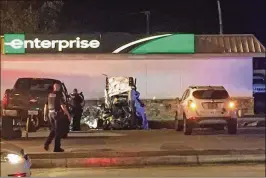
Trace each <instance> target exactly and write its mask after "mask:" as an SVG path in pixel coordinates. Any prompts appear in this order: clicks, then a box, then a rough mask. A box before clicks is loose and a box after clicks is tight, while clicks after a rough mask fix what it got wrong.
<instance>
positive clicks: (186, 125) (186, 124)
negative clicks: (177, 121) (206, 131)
mask: <svg viewBox="0 0 266 178" xmlns="http://www.w3.org/2000/svg"><path fill="white" fill-rule="evenodd" d="M192 131H193V124H192V123H191V121H189V120H188V119H187V118H186V117H184V135H191V134H192Z"/></svg>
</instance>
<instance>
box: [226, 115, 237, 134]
mask: <svg viewBox="0 0 266 178" xmlns="http://www.w3.org/2000/svg"><path fill="white" fill-rule="evenodd" d="M227 129H228V134H231V135H235V134H237V119H235V118H231V119H230V120H228V125H227Z"/></svg>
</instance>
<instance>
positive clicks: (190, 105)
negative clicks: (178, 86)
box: [188, 101, 197, 109]
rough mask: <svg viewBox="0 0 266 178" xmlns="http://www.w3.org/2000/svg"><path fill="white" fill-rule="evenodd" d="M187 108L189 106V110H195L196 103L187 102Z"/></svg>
mask: <svg viewBox="0 0 266 178" xmlns="http://www.w3.org/2000/svg"><path fill="white" fill-rule="evenodd" d="M188 106H189V108H190V109H196V108H197V105H196V103H194V102H193V101H189V102H188Z"/></svg>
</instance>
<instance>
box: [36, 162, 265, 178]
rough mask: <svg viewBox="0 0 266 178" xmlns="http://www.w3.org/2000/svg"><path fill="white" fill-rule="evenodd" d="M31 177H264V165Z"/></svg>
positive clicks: (41, 172)
mask: <svg viewBox="0 0 266 178" xmlns="http://www.w3.org/2000/svg"><path fill="white" fill-rule="evenodd" d="M32 176H34V177H35V176H36V177H38V176H40V177H44V176H45V177H59V176H69V177H70V176H73V177H74V176H79V177H83V176H84V177H144V176H145V177H166V176H167V177H265V165H242V166H241V165H239V166H235V165H223V166H214V165H210V166H201V167H180V166H171V167H169V166H167V167H162V166H156V167H155V166H153V167H143V168H82V169H81V168H76V169H70V168H53V169H33V170H32Z"/></svg>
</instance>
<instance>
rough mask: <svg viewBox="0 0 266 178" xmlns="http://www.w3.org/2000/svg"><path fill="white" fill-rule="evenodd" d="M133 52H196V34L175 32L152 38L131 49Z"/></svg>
mask: <svg viewBox="0 0 266 178" xmlns="http://www.w3.org/2000/svg"><path fill="white" fill-rule="evenodd" d="M130 53H131V54H194V53H195V35H194V34H174V35H170V36H166V37H162V38H159V39H154V40H150V41H148V42H146V43H144V44H142V45H140V46H137V47H136V48H134V49H132V50H131V51H130Z"/></svg>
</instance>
